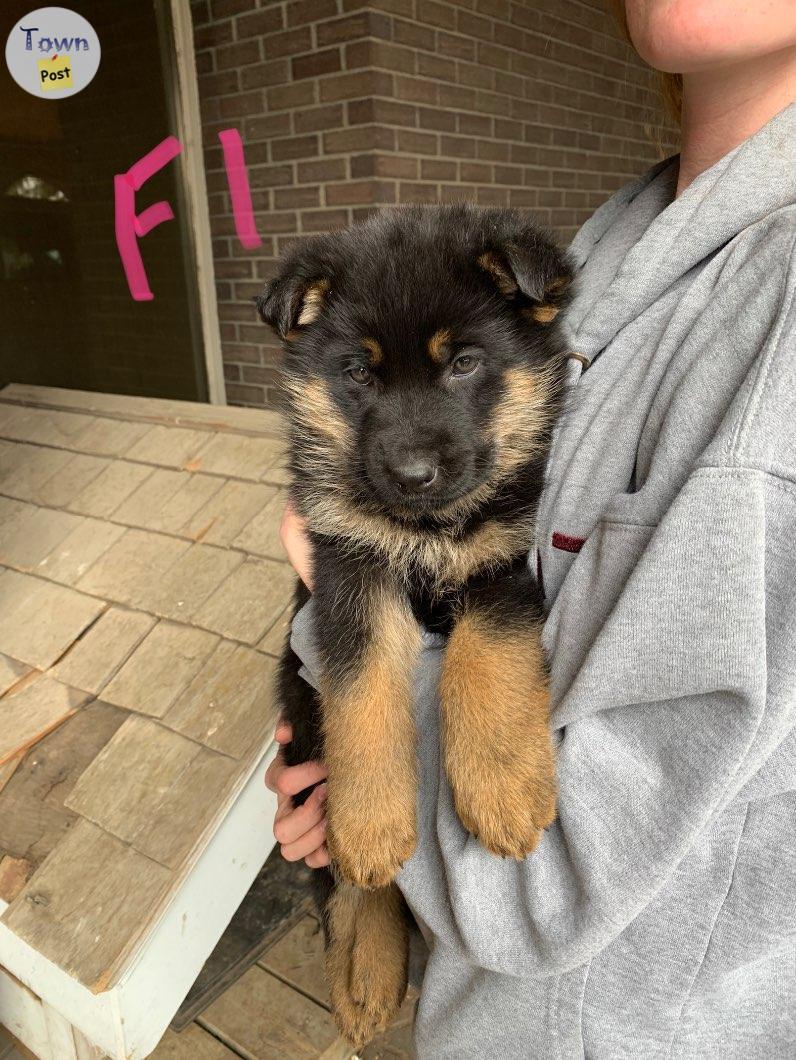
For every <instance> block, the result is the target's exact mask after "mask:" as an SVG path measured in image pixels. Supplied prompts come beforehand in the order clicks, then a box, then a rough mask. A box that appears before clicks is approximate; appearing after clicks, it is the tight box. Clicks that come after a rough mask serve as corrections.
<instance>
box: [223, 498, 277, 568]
mask: <svg viewBox="0 0 796 1060" xmlns="http://www.w3.org/2000/svg"><path fill="white" fill-rule="evenodd" d="M286 500H287V493H286V492H285V490H280V491H279V493H278V494H277V495H276V496H275V497H274V498H273V499H272V500H271V501H270V502H269V503H268V504H267V505H266V506H265V508H263V510H262V511H261V512H260V513H259V514H258V515H256V516H255V517H254V518H253V519H252V520H251V522H250V523H248V524H247V525H246V526H245V527H244V529H243V530H242V531H241V532H240V533H239V534H238V536H237V537H236V538H235V540H234V541H233V542H232V545H233V548H242V549H243V551H244V552H251V553H253V554H254V555H256V556H269V557H270V558H272V559H278V560H284V558H285V550H284V548H283V547H282V542H281V541H280V540H279V526H280V524H281V522H282V513H283V512H284V510H285V501H286Z"/></svg>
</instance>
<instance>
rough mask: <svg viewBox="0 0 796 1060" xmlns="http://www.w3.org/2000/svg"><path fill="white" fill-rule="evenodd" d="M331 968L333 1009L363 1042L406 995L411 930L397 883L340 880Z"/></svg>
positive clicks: (351, 1036) (333, 909)
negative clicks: (375, 886)
mask: <svg viewBox="0 0 796 1060" xmlns="http://www.w3.org/2000/svg"><path fill="white" fill-rule="evenodd" d="M329 912H330V923H331V939H330V943H329V946H328V949H327V954H326V971H327V979H328V982H329V991H330V995H331V1001H332V1014H333V1016H334V1019H335V1022H336V1023H337V1026H338V1028H339V1030H340V1033H341V1034H342V1035H343V1037H344V1038H346V1039H348V1041H350V1042H351V1044H352V1045H354V1046H355V1047H357V1048H361V1047H362V1046H363V1045H365V1044H366V1043H367V1042H368V1041H370V1039H371V1038H373V1037H374V1036H375V1035H376V1034H377V1033H378V1032H379V1031H380V1030H381V1029H382V1028H384V1027H385V1026H386V1024H387V1023H389V1022H390V1020H392V1019H394V1018H395V1016H396V1015H397V1014H398V1010H399V1009H400V1007H401V1004H402V1002H403V999H404V997H405V996H406V986H407V972H408V963H409V934H408V930H407V925H406V918H405V914H404V908H403V899H402V898H401V896H400V893H399V892H398V890H397V888H396V887H394V886H390V887H386V888H381V889H379V890H377V891H368V892H362V891H359V890H358V889H356V888H353V887H350V886H349V885H348V884H339V885H338V890H337V891H336V893H335V895H334V897H333V899H332V901H331V905H330V910H329Z"/></svg>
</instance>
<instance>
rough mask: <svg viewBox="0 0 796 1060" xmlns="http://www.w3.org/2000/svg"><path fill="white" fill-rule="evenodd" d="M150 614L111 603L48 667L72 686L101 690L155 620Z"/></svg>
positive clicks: (85, 689)
mask: <svg viewBox="0 0 796 1060" xmlns="http://www.w3.org/2000/svg"><path fill="white" fill-rule="evenodd" d="M155 621H156V620H155V619H154V618H153V617H152V616H151V615H147V614H144V612H142V611H126V610H123V609H122V608H119V607H111V608H109V610H107V611H106V612H105V614H104V615H100V617H99V619H98V620H97V621H96V622H95V623H94V625H93V626H92V627H91V629H89V631H88V632H87V633H86V634H85V635H84V636H83V637H81V638H80V640H78V641H76V642H75V644H73V646H72V647H71V648H70V649H69V651H68V652H67V653H66V655H64V656H63V658H62V659H60V661H59V662H57V663H56V665H55V666H54V667H53V668H52V670H51V671H50V672H51V673H52V675H53V676H54V677H57V678H58V680H59V681H63V682H64V683H65V684H68V685H71V686H72V687H73V688H82V689H83V691H84V692H93V693H94V694H95V695H96V694H98V693H99V692H101V691H102V689H103V688H104V687H105V685H106V684H107V683H108V681H110V679H111V678H112V677H113V676H114V675H115V674H116V673H117V672H118V670H119V669H121V667H122V666H123V665H124V663H125V662H127V660H128V659H129V658H130V656H131V655H132V653H133V652H134V651H135V649H136V648H137V647H138V645H139V644H140V643H141V641H142V640H143V639H144V637H145V636H146V635H147V633H149V631H150V630H151V629H152V627H153V626H154V624H155Z"/></svg>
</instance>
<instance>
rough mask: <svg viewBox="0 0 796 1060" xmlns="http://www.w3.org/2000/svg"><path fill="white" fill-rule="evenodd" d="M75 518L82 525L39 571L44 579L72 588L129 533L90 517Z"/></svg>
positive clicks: (75, 529) (44, 560)
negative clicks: (125, 533) (101, 557)
mask: <svg viewBox="0 0 796 1060" xmlns="http://www.w3.org/2000/svg"><path fill="white" fill-rule="evenodd" d="M75 518H78V519H79V522H78V525H77V526H76V527H75V528H74V530H73V531H72V532H71V533H70V534H68V535H67V536H66V537H65V538H64V539H63V540H62V541H61V542H59V544H58V545H57V546H56V547H55V548H54V549H53V550H52V552H50V553H49V555H47V556H45V558H44V559H43V560H42V561H41V563H39V564H38V566H37V567H36V573H37V574H40V575H41V576H42V577H44V578H48V579H49V580H50V581H54V582H60V583H62V584H64V585H72V586H74V585H76V584H77V582H79V581H80V579H81V578H82V577H83V575H84V574H85V573H86V571H88V570H90V569H91V567H92V566H93V565H94V564H95V563H96V562H97V560H98V559H99V558H100V556H103V555H104V554H105V553H106V552H107V551H108V549H109V548H110V547H111V545H113V544H114V543H115V542H116V541H118V540H119V538H120V537H121V536H122V534H123V533H124V532H125V528H124V527H123V526H116V525H115V524H114V523H107V522H104V521H103V520H101V519H93V518H92V517H91V516H88V515H87V516H76V517H75Z"/></svg>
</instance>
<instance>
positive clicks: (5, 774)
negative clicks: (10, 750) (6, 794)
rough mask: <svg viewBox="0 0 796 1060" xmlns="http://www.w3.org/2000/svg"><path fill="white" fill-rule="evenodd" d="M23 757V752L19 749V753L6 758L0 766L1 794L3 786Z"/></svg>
mask: <svg viewBox="0 0 796 1060" xmlns="http://www.w3.org/2000/svg"><path fill="white" fill-rule="evenodd" d="M24 757H25V752H24V751H20V752H19V754H16V755H14V756H13V757H12V758H7V759H6V760H5V762H3V764H2V765H1V766H0V794H2V791H3V788H4V787H5V786H6V784H7V783H8V782H9V780H11V778H12V777H13V775H14V774H15V773H16V771H17V767H18V766H19V764H20V762H21V761H22V759H23V758H24Z"/></svg>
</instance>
